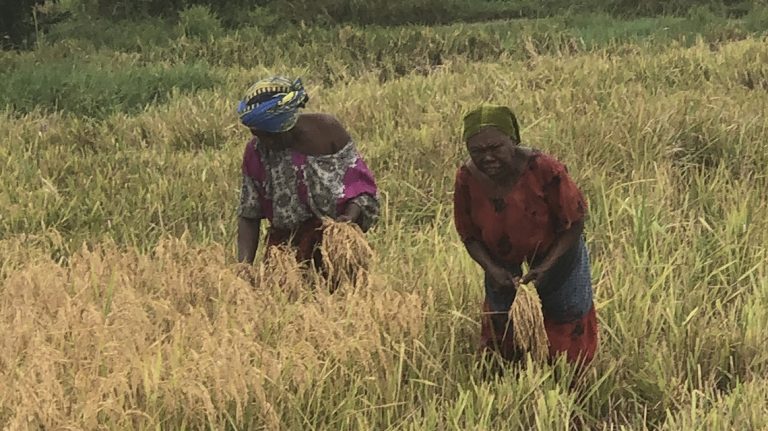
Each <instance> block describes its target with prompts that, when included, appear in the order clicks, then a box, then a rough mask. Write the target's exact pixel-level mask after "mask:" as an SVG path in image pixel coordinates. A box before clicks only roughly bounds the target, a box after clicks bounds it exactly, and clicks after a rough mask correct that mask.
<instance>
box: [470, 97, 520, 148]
mask: <svg viewBox="0 0 768 431" xmlns="http://www.w3.org/2000/svg"><path fill="white" fill-rule="evenodd" d="M486 126H493V127H495V128H497V129H499V130H501V131H502V132H504V133H506V134H507V136H509V137H510V138H512V139H514V140H515V141H516V142H518V143H519V142H520V127H519V126H518V125H517V118H516V117H515V114H514V113H513V112H512V110H511V109H509V108H507V107H506V106H501V105H490V104H484V105H480V106H479V107H478V108H475V109H474V110H473V111H471V112H469V113H468V114H467V115H465V116H464V141H466V140H467V139H469V138H470V137H471V136H472V135H474V134H475V133H477V132H479V131H480V129H482V128H483V127H486Z"/></svg>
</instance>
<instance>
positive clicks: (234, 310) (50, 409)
mask: <svg viewBox="0 0 768 431" xmlns="http://www.w3.org/2000/svg"><path fill="white" fill-rule="evenodd" d="M694 18H695V17H694ZM694 18H690V19H688V20H687V21H686V20H679V19H671V18H669V19H668V18H658V19H655V20H651V19H647V20H636V21H629V22H613V21H609V20H607V18H600V17H598V18H594V19H593V20H591V21H589V22H588V23H579V22H576V21H573V20H571V21H563V20H559V19H552V20H525V21H499V22H487V23H477V24H453V25H446V26H435V27H418V26H410V27H393V28H383V27H381V28H379V27H377V28H371V29H368V30H364V29H361V28H357V27H354V26H342V27H338V28H336V27H334V28H324V29H307V30H306V32H304V33H302V32H298V31H297V32H287V33H285V34H281V35H277V36H275V37H274V39H271V41H272V42H273V44H272V45H270V46H265V45H264V44H259V43H258V41H259V40H260V39H259V37H258V36H257V35H255V33H254V32H247V31H243V32H229V31H224V33H222V34H218V33H217V34H218V35H217V36H216V37H213V36H211V37H207V36H206V33H205V32H204V31H203V32H202V35H200V34H198V35H195V36H194V37H193V35H189V34H185V33H183V32H181V33H179V34H160V35H157V34H152V33H151V32H143V31H142V32H138V31H136V30H135V29H134V30H131V29H130V28H128V29H126V28H122V27H120V26H115V28H114V32H115V33H114V34H105V35H104V38H103V39H99V38H93V37H78V34H80V33H78V32H81V31H82V30H78V29H77V28H74V27H73V26H71V27H73V28H70V29H68V30H66V31H64V30H61V31H60V33H55V32H54V33H52V34H51V35H50V36H49V38H48V39H46V40H44V41H42V42H41V43H40V45H39V46H38V47H37V49H35V50H33V51H29V52H20V53H17V52H9V51H6V52H2V53H0V62H1V63H2V64H3V68H2V70H0V75H1V76H2V78H3V79H2V82H3V83H0V100H2V102H3V104H4V105H5V107H4V108H3V110H2V111H1V112H0V167H1V168H2V176H0V281H1V283H0V388H2V390H0V424H1V425H2V429H7V430H31V429H37V430H41V429H45V430H76V429H83V430H98V429H110V430H112V429H121V430H122V429H126V430H127V429H132V430H133V429H137V430H149V429H153V430H158V429H163V430H165V429H168V430H179V429H185V430H187V429H189V430H197V429H217V430H219V429H222V430H224V429H227V430H245V429H247V430H259V429H263V430H284V429H302V430H303V429H318V430H320V429H323V430H325V429H331V430H362V429H374V430H384V429H398V430H401V429H402V430H454V429H456V430H486V429H510V430H511V429H540V430H568V429H596V430H700V429H707V430H733V429H738V430H768V348H767V347H766V338H767V336H766V335H765V334H766V333H768V193H766V190H767V189H768V110H767V109H768V43H766V39H765V36H764V33H761V32H760V31H764V30H765V28H763V29H755V28H753V27H748V26H746V24H744V23H742V22H738V21H728V22H718V23H716V24H712V25H710V24H707V23H706V22H703V23H702V22H700V23H699V24H700V25H699V24H696V21H691V20H693V19H694ZM697 25H699V26H698V27H696V26H697ZM665 28H666V30H665ZM691 28H698V29H700V31H692V30H690V29H691ZM758 30H760V31H758ZM157 31H160V30H157ZM222 31H223V30H222ZM119 34H125V35H127V36H126V37H116V35H119ZM110 38H114V40H111V39H110ZM275 73H280V74H285V75H296V76H302V77H303V78H304V82H305V84H306V85H307V87H308V90H309V93H310V96H311V100H310V103H309V105H308V110H310V111H323V112H329V113H332V114H334V115H336V116H337V117H338V118H339V119H340V120H341V121H342V122H343V123H344V124H345V125H346V126H347V128H348V129H349V131H350V133H351V134H352V136H353V137H354V138H355V140H356V141H357V144H358V146H359V148H360V149H361V152H362V153H363V155H364V157H365V159H366V161H367V162H368V164H369V166H370V167H371V169H372V170H373V172H374V174H375V175H376V178H377V181H378V184H379V187H380V189H381V198H382V216H381V219H380V221H379V223H378V225H377V226H376V227H375V228H374V229H372V230H371V231H370V232H369V234H368V236H367V237H368V239H369V240H370V246H371V249H372V250H371V251H370V256H371V259H372V260H371V261H370V264H371V266H370V269H369V273H367V274H366V277H364V281H361V282H359V283H357V288H354V289H352V288H348V289H341V290H339V291H337V292H335V293H333V294H330V293H328V291H327V289H322V288H315V289H312V288H310V285H312V283H307V282H306V280H305V279H304V278H302V277H303V276H302V275H301V271H300V270H299V269H297V268H291V267H290V265H287V266H285V267H283V269H282V270H279V269H280V268H278V270H275V268H274V267H264V266H262V265H260V264H258V262H259V261H260V259H261V258H260V257H258V258H257V265H256V266H255V267H253V268H245V269H244V268H243V267H242V266H241V265H237V264H236V263H235V256H236V253H235V230H236V225H237V223H236V213H235V211H236V204H237V202H238V194H239V190H240V162H241V157H242V153H243V150H244V146H245V143H246V140H247V137H248V136H247V132H246V131H245V130H243V129H242V128H241V127H240V126H239V125H238V123H237V117H236V115H235V112H234V109H235V106H236V100H237V97H238V96H239V94H240V92H241V91H242V90H243V89H244V88H245V86H246V84H247V83H248V82H249V81H252V80H254V79H258V78H260V77H262V76H265V75H269V74H275ZM483 101H488V102H494V103H503V104H507V105H510V106H511V107H512V108H513V109H514V110H515V111H516V112H517V114H518V117H519V119H520V121H521V126H522V128H523V132H522V136H523V140H524V143H525V144H526V145H529V146H532V147H535V148H539V149H541V150H543V151H545V152H548V153H550V154H553V155H554V156H556V157H557V158H559V159H560V160H562V161H563V162H564V163H566V164H567V166H568V168H569V171H570V172H571V174H572V175H573V176H574V178H575V179H576V181H577V182H578V184H579V185H580V186H581V187H582V189H583V190H584V193H585V195H586V197H587V199H588V202H589V218H588V221H587V227H586V234H587V242H588V247H589V250H590V253H591V260H592V262H593V269H592V274H593V282H594V287H595V301H596V307H597V313H598V318H599V323H600V331H601V332H600V337H601V338H600V348H599V350H598V354H597V357H596V359H595V362H594V364H593V366H592V367H591V369H590V370H589V372H588V375H587V376H586V378H585V379H583V380H579V381H577V382H575V383H574V381H573V379H572V377H573V372H572V370H570V369H569V368H568V367H567V366H565V365H564V364H557V365H554V366H549V365H543V364H539V363H534V362H528V363H525V364H521V365H519V366H516V367H509V368H508V370H507V372H505V373H504V374H503V375H501V376H490V375H488V374H487V373H486V372H485V369H484V367H483V366H481V364H480V363H479V362H478V358H477V355H476V354H475V349H476V343H477V341H478V336H479V313H480V311H481V310H480V302H481V300H482V284H481V283H482V274H481V272H480V270H479V268H478V267H477V266H476V265H475V264H474V263H473V262H472V261H471V259H470V258H469V256H468V255H467V254H466V253H465V252H464V250H463V246H462V244H461V243H460V241H459V239H458V236H457V235H456V233H455V231H454V227H453V220H452V198H451V193H452V186H453V179H454V173H455V169H456V168H457V167H458V166H459V164H460V163H462V161H463V160H464V159H465V158H466V154H465V150H464V147H463V144H462V143H461V140H460V127H461V117H462V114H463V113H464V112H465V111H466V110H467V109H469V108H470V107H472V106H474V105H476V104H478V103H480V102H483ZM262 253H263V249H262V250H261V251H260V254H262ZM348 257H349V258H350V259H352V258H355V257H358V256H357V255H355V254H354V253H348ZM572 383H573V384H572ZM572 386H573V387H572Z"/></svg>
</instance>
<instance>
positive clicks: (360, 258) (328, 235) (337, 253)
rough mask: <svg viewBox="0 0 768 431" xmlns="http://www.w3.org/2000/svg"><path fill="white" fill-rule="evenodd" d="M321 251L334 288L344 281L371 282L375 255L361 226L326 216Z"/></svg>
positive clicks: (344, 282) (359, 283)
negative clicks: (370, 277)
mask: <svg viewBox="0 0 768 431" xmlns="http://www.w3.org/2000/svg"><path fill="white" fill-rule="evenodd" d="M320 252H321V253H322V257H323V264H324V265H325V269H326V271H327V276H328V282H329V283H330V284H331V286H332V288H337V287H340V286H341V285H343V284H351V285H352V286H364V285H367V284H368V282H369V275H370V270H371V265H372V263H373V258H374V256H373V249H371V246H370V245H369V244H368V241H367V240H366V239H365V235H364V234H363V232H362V231H361V230H360V227H359V226H357V225H356V224H353V223H340V222H336V221H334V220H332V219H325V220H323V241H322V243H321V244H320Z"/></svg>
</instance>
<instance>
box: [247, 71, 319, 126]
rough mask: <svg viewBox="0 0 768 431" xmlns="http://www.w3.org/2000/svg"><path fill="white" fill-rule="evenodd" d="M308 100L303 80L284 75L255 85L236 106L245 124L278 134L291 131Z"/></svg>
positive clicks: (263, 80)
mask: <svg viewBox="0 0 768 431" xmlns="http://www.w3.org/2000/svg"><path fill="white" fill-rule="evenodd" d="M307 101H309V96H308V95H307V92H306V91H305V90H304V85H302V83H301V79H299V78H297V79H296V80H294V81H291V80H290V79H288V78H284V77H282V76H273V77H271V78H266V79H262V80H260V81H258V82H256V83H255V84H253V85H252V86H251V87H250V88H249V89H248V91H247V92H246V93H245V97H244V98H243V100H241V101H240V104H239V105H238V107H237V113H238V114H239V115H240V122H242V123H243V125H245V126H246V127H248V128H250V129H255V130H262V131H265V132H271V133H279V132H285V131H288V130H291V129H292V128H293V126H294V125H295V124H296V121H297V120H298V118H299V108H303V107H304V105H305V104H306V103H307Z"/></svg>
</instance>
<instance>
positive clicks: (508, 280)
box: [486, 264, 520, 288]
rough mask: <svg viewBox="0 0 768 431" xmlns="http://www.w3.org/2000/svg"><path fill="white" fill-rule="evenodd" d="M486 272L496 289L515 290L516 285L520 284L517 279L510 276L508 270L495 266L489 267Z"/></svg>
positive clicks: (512, 275) (510, 273)
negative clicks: (506, 288)
mask: <svg viewBox="0 0 768 431" xmlns="http://www.w3.org/2000/svg"><path fill="white" fill-rule="evenodd" d="M486 272H487V273H488V275H489V276H490V277H491V280H492V281H493V283H494V284H495V285H496V287H512V288H517V285H518V283H519V282H520V278H519V277H517V276H515V275H514V274H512V272H510V271H509V270H507V269H505V268H503V267H501V266H499V265H496V264H492V265H489V266H488V269H487V270H486Z"/></svg>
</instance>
